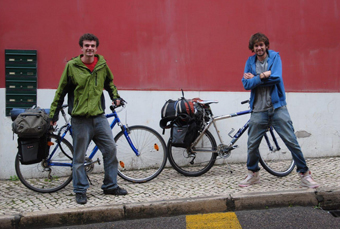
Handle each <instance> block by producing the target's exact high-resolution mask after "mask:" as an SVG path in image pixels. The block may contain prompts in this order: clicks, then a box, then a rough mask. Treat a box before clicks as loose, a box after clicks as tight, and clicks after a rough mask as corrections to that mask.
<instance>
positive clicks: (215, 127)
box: [191, 110, 280, 153]
mask: <svg viewBox="0 0 340 229" xmlns="http://www.w3.org/2000/svg"><path fill="white" fill-rule="evenodd" d="M250 113H251V110H245V111H240V112H236V113H231V114H227V115H221V116H214V117H211V120H210V121H209V122H207V125H206V126H205V127H204V129H203V131H202V132H201V134H200V135H199V136H198V137H197V138H196V140H195V141H194V142H193V143H192V144H191V151H192V152H194V153H198V152H200V153H201V152H206V153H219V149H214V150H205V149H202V148H201V149H199V148H198V149H195V148H194V146H195V145H196V144H197V143H198V142H199V141H200V140H201V139H202V137H203V135H204V133H205V132H206V131H207V130H208V129H209V128H210V127H211V125H213V126H214V129H215V131H216V134H217V136H218V139H219V141H220V143H221V144H222V145H224V146H226V147H232V146H233V145H234V144H235V143H236V142H237V140H238V139H239V138H240V137H241V136H242V135H243V134H244V132H245V131H246V130H247V129H248V127H249V121H250V120H248V121H247V122H246V124H244V125H243V127H241V128H240V129H239V130H238V131H237V132H236V134H235V135H234V136H230V134H231V133H232V132H233V130H234V129H232V131H231V132H229V134H228V135H229V136H230V137H231V138H232V139H231V141H230V142H229V144H227V145H225V144H224V143H223V140H222V137H221V135H220V132H219V131H218V128H217V125H216V122H217V121H220V120H224V119H228V118H234V117H237V116H241V115H246V114H250ZM269 131H270V134H271V136H272V138H273V141H274V144H275V146H276V149H277V150H280V147H279V145H278V143H277V140H276V138H275V136H274V132H273V128H272V127H270V129H269ZM264 138H265V140H266V142H267V145H268V147H269V149H270V150H271V151H272V150H273V149H274V147H273V146H272V145H271V144H270V141H269V138H268V136H267V134H266V133H265V134H264ZM235 148H236V147H235ZM231 149H234V148H230V150H231Z"/></svg>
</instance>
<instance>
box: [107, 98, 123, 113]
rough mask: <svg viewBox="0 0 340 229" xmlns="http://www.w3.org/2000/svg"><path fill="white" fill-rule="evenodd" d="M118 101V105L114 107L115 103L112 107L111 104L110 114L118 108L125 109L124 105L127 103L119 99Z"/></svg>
mask: <svg viewBox="0 0 340 229" xmlns="http://www.w3.org/2000/svg"><path fill="white" fill-rule="evenodd" d="M119 100H120V104H119V105H118V106H117V105H116V103H115V104H114V105H113V104H112V105H111V106H110V109H111V111H112V112H113V111H114V110H115V109H116V108H118V107H125V104H127V102H126V101H125V100H124V99H122V98H119Z"/></svg>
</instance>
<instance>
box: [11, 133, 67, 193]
mask: <svg viewBox="0 0 340 229" xmlns="http://www.w3.org/2000/svg"><path fill="white" fill-rule="evenodd" d="M49 137H50V138H51V140H50V141H49V142H50V145H51V146H50V149H49V155H48V159H44V160H43V161H42V162H39V163H35V164H30V165H23V164H21V162H20V159H19V154H17V156H16V159H15V171H16V174H17V176H18V178H19V180H20V181H21V182H22V183H23V184H24V185H25V186H26V187H27V188H29V189H31V190H33V191H36V192H41V193H51V192H56V191H58V190H60V189H62V188H64V187H65V186H66V185H68V184H69V183H70V182H71V180H72V168H71V166H61V165H59V166H58V165H51V163H68V164H72V155H73V147H72V145H71V143H69V142H68V141H67V140H66V139H63V140H62V141H60V144H61V145H62V149H63V150H64V151H65V153H66V154H68V155H67V156H66V155H65V153H63V152H62V150H61V149H60V147H59V145H58V136H57V135H53V134H51V135H49Z"/></svg>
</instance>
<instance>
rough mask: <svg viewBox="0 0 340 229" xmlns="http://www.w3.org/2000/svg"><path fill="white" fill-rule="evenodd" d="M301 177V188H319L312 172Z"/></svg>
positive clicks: (301, 174)
mask: <svg viewBox="0 0 340 229" xmlns="http://www.w3.org/2000/svg"><path fill="white" fill-rule="evenodd" d="M300 177H301V186H302V187H307V188H317V187H319V184H318V183H316V182H315V181H314V180H313V178H312V173H311V172H310V171H307V172H305V173H300Z"/></svg>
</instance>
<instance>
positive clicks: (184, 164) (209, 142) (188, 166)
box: [167, 131, 217, 177]
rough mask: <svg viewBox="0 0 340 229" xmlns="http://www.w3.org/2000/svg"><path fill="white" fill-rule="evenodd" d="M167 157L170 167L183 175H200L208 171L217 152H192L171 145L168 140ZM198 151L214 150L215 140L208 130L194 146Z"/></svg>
mask: <svg viewBox="0 0 340 229" xmlns="http://www.w3.org/2000/svg"><path fill="white" fill-rule="evenodd" d="M167 148H168V157H169V161H170V164H171V165H172V167H173V168H174V169H175V170H176V171H177V172H179V173H181V174H183V175H185V176H192V177H194V176H200V175H202V174H204V173H206V172H208V171H209V170H210V169H211V167H212V166H213V165H214V163H215V161H216V157H217V153H211V152H197V153H193V152H191V151H189V150H188V149H186V148H179V147H173V146H172V145H171V141H170V140H169V142H168V147H167ZM194 149H195V150H197V151H199V150H200V149H201V150H206V151H212V150H216V149H217V146H216V141H215V139H214V137H213V136H212V134H211V133H210V132H209V131H206V132H205V133H204V135H203V137H202V139H201V140H200V141H199V142H198V143H197V144H196V146H195V147H194Z"/></svg>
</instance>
